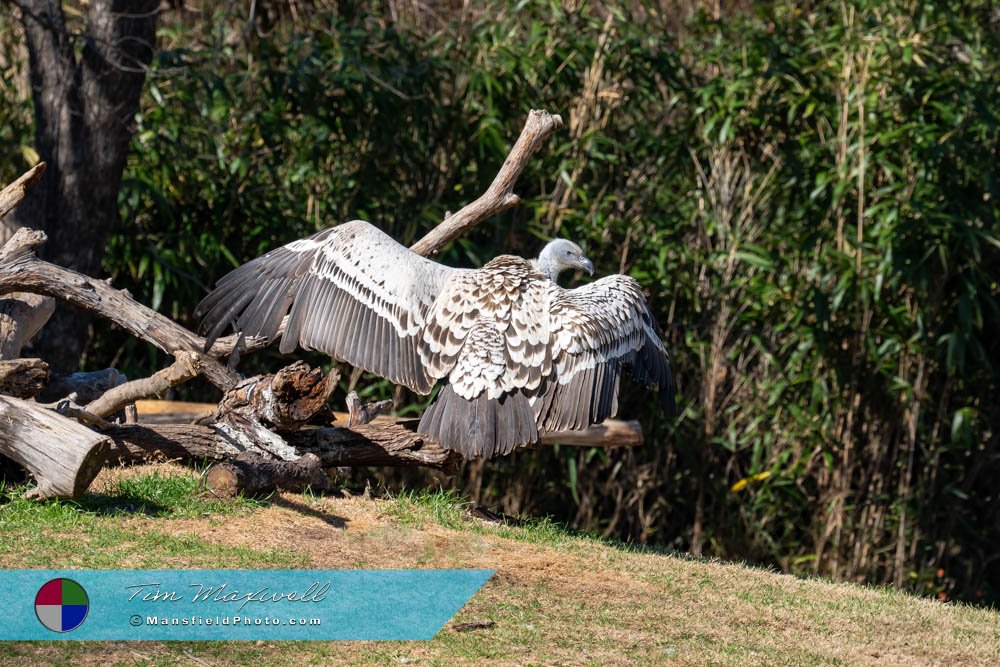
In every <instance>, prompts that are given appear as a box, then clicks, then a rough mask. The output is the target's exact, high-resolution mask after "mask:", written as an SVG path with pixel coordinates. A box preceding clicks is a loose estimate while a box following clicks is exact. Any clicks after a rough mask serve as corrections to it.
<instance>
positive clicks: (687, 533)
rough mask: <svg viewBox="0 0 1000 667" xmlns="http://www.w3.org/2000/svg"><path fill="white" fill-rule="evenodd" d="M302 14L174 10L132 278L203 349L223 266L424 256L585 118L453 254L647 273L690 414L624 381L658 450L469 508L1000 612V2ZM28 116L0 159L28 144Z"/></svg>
mask: <svg viewBox="0 0 1000 667" xmlns="http://www.w3.org/2000/svg"><path fill="white" fill-rule="evenodd" d="M623 4H624V3H623ZM281 6H282V5H281V3H263V4H261V5H260V6H259V7H260V11H259V13H258V18H257V19H255V20H254V22H253V23H247V22H246V20H245V18H240V19H236V18H234V17H233V16H232V15H229V14H218V15H215V16H207V15H206V16H205V18H204V24H203V25H200V24H197V23H196V22H195V21H194V20H193V19H192V18H191V16H189V15H186V14H184V13H175V14H167V15H166V17H165V20H164V22H163V25H162V27H161V32H160V39H161V49H160V51H159V53H158V56H157V59H156V61H155V63H154V68H153V71H152V72H151V74H150V77H149V80H148V85H147V91H146V97H145V100H144V104H143V111H142V114H141V116H140V118H138V131H137V133H136V135H135V139H134V142H133V151H132V154H131V157H130V160H129V164H128V166H127V169H126V181H125V186H124V188H123V190H122V195H121V202H122V210H123V219H124V220H125V227H124V228H123V229H122V230H120V232H119V233H118V234H116V235H115V236H114V237H113V238H112V240H111V242H110V244H109V248H108V255H107V259H106V268H107V270H108V271H109V273H111V275H112V276H113V277H114V279H115V282H116V284H117V285H118V286H120V287H126V288H128V289H129V290H131V291H132V293H133V294H134V295H135V296H136V297H137V298H138V299H139V300H140V301H143V302H145V303H148V304H151V305H153V306H154V307H156V308H158V309H159V310H161V311H162V312H164V313H166V314H168V315H170V316H171V317H174V318H176V319H178V320H179V321H181V322H182V323H184V324H186V325H189V326H194V324H195V323H194V322H192V321H191V320H190V313H191V311H192V309H193V306H194V304H195V303H197V301H198V300H199V298H200V297H201V296H202V295H203V294H204V293H205V290H206V289H207V287H208V286H209V285H210V284H211V283H213V282H214V281H215V280H216V279H217V278H218V277H220V276H221V275H222V274H223V273H225V272H226V271H227V270H229V269H230V268H232V267H233V266H235V265H236V264H238V263H240V262H243V261H245V260H247V259H249V258H251V257H253V256H255V255H258V254H260V253H261V252H263V251H265V250H267V249H269V248H271V247H274V246H276V245H278V244H281V243H284V242H287V241H289V240H291V239H294V238H297V237H301V236H303V235H305V234H309V233H311V232H312V231H314V230H316V229H319V228H322V227H324V226H327V225H330V224H334V223H337V222H341V221H345V220H348V219H352V218H357V217H360V218H365V219H368V220H371V221H373V222H375V223H377V224H379V225H380V226H381V227H383V228H384V229H386V230H387V231H389V232H390V233H391V234H393V235H394V236H396V237H397V238H399V239H400V240H402V241H404V242H409V241H412V240H414V239H416V238H418V237H419V236H420V235H421V234H422V233H423V232H424V231H426V230H427V229H429V228H430V227H431V226H433V225H434V224H435V223H436V222H437V221H438V220H440V219H441V218H442V217H443V215H444V214H445V212H446V211H454V210H456V209H457V208H459V207H460V206H461V205H463V204H464V203H467V202H468V201H470V200H472V199H474V198H475V197H476V196H478V194H479V193H480V192H482V191H483V190H484V189H485V188H486V186H487V185H488V183H489V181H490V180H491V179H492V177H493V175H494V174H495V172H496V169H497V168H498V166H499V165H500V163H501V162H502V160H503V158H504V156H505V154H506V152H507V150H508V148H509V145H510V143H511V142H512V141H513V139H514V137H516V135H517V132H518V130H519V128H520V125H521V123H522V122H523V119H524V117H525V114H526V113H527V111H528V110H529V109H530V108H533V107H544V108H547V109H549V110H550V111H554V112H558V113H561V114H562V115H563V118H564V119H565V120H566V129H565V130H563V132H561V133H560V134H559V135H557V136H556V137H554V138H553V139H551V140H550V141H549V142H548V144H547V145H546V146H545V147H544V149H543V150H542V151H541V152H540V154H539V155H538V156H537V157H536V159H535V160H534V161H533V163H532V164H531V165H530V166H529V167H528V169H527V170H526V172H525V174H524V175H523V176H522V178H521V180H520V182H519V185H518V191H519V193H520V194H522V196H523V198H524V201H525V204H526V205H525V206H522V207H520V208H519V209H517V210H515V211H511V212H509V213H507V214H505V215H504V216H502V217H501V218H500V219H498V220H495V221H491V222H490V223H488V224H486V225H483V226H482V228H480V229H479V230H476V231H475V232H474V233H472V234H471V235H469V236H468V237H466V238H464V239H462V240H460V241H459V242H457V243H455V244H453V247H452V248H451V249H449V250H448V251H446V253H444V256H443V257H441V258H440V259H441V260H442V261H445V262H447V263H451V264H456V265H476V264H478V263H481V262H483V261H485V260H486V259H488V258H489V257H491V256H493V255H495V254H498V253H500V252H516V253H522V254H526V255H527V254H531V253H533V252H535V251H537V249H538V248H539V246H540V245H541V240H542V239H544V238H548V237H551V236H555V235H563V236H568V237H570V238H573V239H575V240H578V241H580V242H581V244H582V245H583V246H584V247H585V248H587V249H588V251H589V254H590V255H591V257H592V259H593V260H594V263H595V265H596V266H597V267H598V274H604V273H609V272H616V271H619V270H623V271H625V272H627V273H630V274H631V275H633V276H635V277H636V278H638V279H639V280H640V281H642V282H643V284H644V285H646V286H647V287H648V290H649V299H650V302H651V304H652V306H653V308H654V310H655V312H656V313H657V315H658V319H659V321H660V323H661V325H663V327H664V336H665V339H666V341H667V343H668V346H669V348H670V349H671V350H672V352H673V354H674V366H675V370H676V372H677V375H678V378H679V384H680V389H681V396H680V397H679V398H680V401H679V405H680V408H681V414H680V416H679V417H678V418H677V419H676V420H674V421H668V420H665V419H663V418H662V417H661V416H660V415H659V414H658V413H657V408H656V407H655V406H654V405H653V401H651V400H650V398H649V397H648V395H647V394H646V393H645V392H642V391H636V390H634V389H633V390H628V389H626V392H625V395H624V396H623V400H622V409H621V413H622V414H623V415H624V416H627V417H634V416H639V417H641V418H642V419H643V426H644V429H645V433H646V436H647V444H646V445H645V446H644V447H642V448H637V449H634V450H628V451H620V450H613V451H603V450H582V451H581V450H579V449H576V448H543V449H541V450H537V451H531V452H519V453H517V454H515V455H513V456H511V457H508V458H506V459H503V460H500V461H496V462H490V463H489V464H487V465H482V464H471V465H469V466H467V468H466V470H465V471H464V473H463V475H462V477H461V479H460V480H459V481H458V482H457V485H458V486H459V487H460V488H462V489H463V490H464V492H465V493H466V494H467V495H470V496H473V497H475V498H476V499H477V500H478V501H479V502H485V503H491V504H496V505H498V506H500V508H501V509H503V510H504V511H506V512H508V513H516V514H536V515H551V516H554V517H556V518H557V520H559V521H564V522H567V523H569V524H570V525H571V526H573V527H575V528H580V529H585V530H590V531H598V532H602V533H604V534H605V535H608V536H615V537H618V538H621V539H625V540H630V541H635V542H639V543H651V544H658V545H661V546H666V547H672V548H678V549H685V550H693V551H694V552H696V553H700V554H705V555H712V556H720V557H726V558H749V559H753V560H755V561H758V562H763V563H768V564H773V565H777V566H778V567H780V568H782V569H784V570H787V571H793V572H799V573H804V574H809V573H820V574H829V575H832V576H835V577H846V578H859V579H864V580H866V581H869V582H874V583H896V584H898V585H910V586H912V587H914V588H919V589H921V590H923V589H925V588H926V582H928V581H933V582H934V584H933V592H936V593H945V594H947V595H951V596H958V597H963V598H966V599H980V598H981V597H985V598H986V599H991V600H995V599H996V597H997V595H1000V578H998V577H997V574H996V571H995V568H994V569H992V570H991V569H990V563H991V562H993V561H994V560H995V557H996V546H995V545H996V544H997V543H998V542H1000V533H998V528H997V526H1000V521H998V518H1000V517H998V510H1000V504H998V501H997V492H996V490H995V489H994V488H993V485H992V483H991V482H992V480H993V479H994V477H995V476H996V474H997V473H998V472H1000V446H998V442H997V438H998V435H997V434H998V426H1000V408H998V405H997V402H996V401H995V400H993V396H994V395H995V394H996V393H997V391H998V389H1000V387H998V384H1000V382H998V373H1000V350H998V341H997V339H996V337H995V336H994V335H993V332H994V331H995V330H996V329H997V326H998V324H1000V321H998V320H1000V317H998V315H1000V313H998V303H997V294H998V288H997V284H998V281H1000V268H998V267H1000V240H998V236H1000V213H998V210H1000V209H998V208H997V205H996V202H997V200H998V197H1000V183H998V180H1000V179H998V172H1000V159H998V158H1000V155H998V147H1000V129H998V118H997V114H998V110H1000V66H998V63H1000V30H998V26H1000V17H998V15H997V14H996V11H995V9H993V8H992V7H991V5H990V3H988V2H985V1H982V0H950V1H947V2H941V3H915V2H909V1H902V0H885V1H881V2H876V1H874V0H871V1H868V0H851V1H848V0H844V1H843V2H836V3H811V5H809V6H807V7H805V8H804V7H803V6H801V5H799V4H792V3H783V2H759V3H755V5H754V7H755V12H752V13H739V12H732V13H730V14H729V15H726V16H724V17H723V18H722V20H717V21H716V20H712V19H711V18H709V17H706V16H695V17H693V18H691V19H689V20H686V21H681V20H678V17H676V16H672V15H665V14H664V13H663V12H662V11H661V10H660V9H659V8H658V7H657V6H654V5H648V6H642V5H641V4H640V5H634V4H633V3H629V4H628V7H629V8H628V9H626V8H624V7H620V6H617V5H616V6H613V7H606V6H604V5H601V6H597V5H590V4H586V3H585V4H583V6H582V7H581V8H579V9H574V10H570V9H567V6H566V5H565V4H563V3H556V2H551V3H545V2H542V3H521V4H519V5H517V6H516V7H508V6H507V5H506V4H505V3H499V2H497V3H487V5H485V6H482V7H478V8H477V9H474V10H471V9H470V10H468V11H465V12H463V13H459V12H455V13H448V12H447V11H445V10H442V11H441V13H439V14H436V15H434V16H433V17H425V16H422V15H418V16H409V17H407V16H404V17H402V18H400V17H396V18H390V17H389V16H388V14H387V13H384V12H383V10H382V9H380V8H376V7H375V6H374V5H372V7H369V6H368V5H366V4H365V3H354V4H351V5H350V6H351V10H350V12H346V10H345V13H342V14H338V13H337V12H335V11H326V10H324V9H322V7H323V6H324V5H323V4H322V3H320V4H319V7H320V8H319V9H315V10H312V11H310V12H305V13H302V14H301V15H296V17H295V18H294V20H292V19H289V18H288V17H287V16H285V15H283V14H282V13H281V11H279V9H280V7H281ZM394 6H395V5H394ZM668 14H669V13H668ZM265 17H266V20H265ZM210 19H211V20H210ZM8 50H9V46H8ZM5 80H6V79H4V81H5ZM0 83H2V82H0ZM0 92H2V93H3V95H4V98H5V100H6V99H10V98H11V96H12V95H13V92H12V89H10V88H7V87H2V86H0ZM17 104H19V105H21V106H20V107H18V106H16V105H15V106H6V109H16V108H22V109H23V107H24V104H25V103H24V101H23V100H18V101H17ZM0 107H5V105H0ZM3 113H13V112H9V111H0V114H3ZM9 122H10V124H9V125H7V124H6V123H0V142H3V143H4V145H6V146H8V147H9V146H20V145H22V144H26V143H27V140H26V139H25V138H24V132H25V126H24V125H23V124H21V125H18V124H17V122H14V121H9ZM5 127H9V128H11V129H10V130H7V129H3V128H5ZM4 132H6V133H7V134H4ZM90 354H91V355H92V356H93V357H94V358H95V359H101V360H102V363H105V362H104V361H103V360H105V359H107V360H113V363H115V364H116V365H118V366H119V367H122V368H124V369H125V370H126V371H127V372H130V373H133V374H136V375H138V374H145V373H147V372H149V371H151V370H153V369H154V368H156V367H158V366H159V365H160V364H161V363H162V360H160V359H157V358H155V357H150V356H149V354H150V353H149V352H148V351H147V350H146V349H145V348H144V347H143V346H140V345H138V344H136V343H135V342H133V341H132V340H131V339H130V338H129V337H128V336H127V335H125V334H123V333H120V332H110V331H106V330H101V331H99V332H98V336H97V338H96V339H95V343H94V346H93V349H92V350H91V352H90ZM312 361H314V362H318V361H321V358H320V357H314V358H313V359H312ZM277 363H279V362H278V360H277V358H276V355H275V354H273V353H264V354H257V355H254V356H253V357H251V358H249V359H247V360H246V361H244V363H243V367H242V368H243V370H245V371H254V370H256V369H258V368H260V367H264V366H268V365H271V366H273V365H275V364H277ZM363 384H365V385H366V387H365V392H366V395H368V396H372V397H385V396H388V395H389V394H390V393H391V387H389V386H387V385H386V384H385V383H380V382H378V381H376V380H374V379H368V380H364V381H363ZM413 479H414V478H413V477H412V476H407V475H404V474H394V473H386V476H385V478H384V481H385V483H386V484H388V485H390V486H392V485H397V484H400V483H402V482H404V481H406V480H409V481H412V480H413ZM939 570H941V571H943V573H940V574H939Z"/></svg>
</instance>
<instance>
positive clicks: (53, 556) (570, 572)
mask: <svg viewBox="0 0 1000 667" xmlns="http://www.w3.org/2000/svg"><path fill="white" fill-rule="evenodd" d="M197 480H198V476H197V474H195V473H192V472H190V471H187V470H185V469H183V468H177V467H172V466H155V467H144V468H136V469H132V470H119V471H110V472H105V473H102V476H101V477H100V478H99V479H98V482H97V483H96V484H95V492H94V493H93V494H92V495H89V496H87V497H86V498H84V499H83V500H82V501H81V502H79V503H68V502H59V501H53V502H44V503H37V502H29V501H25V500H21V499H19V498H17V495H18V492H19V491H20V490H21V489H19V488H17V489H8V490H6V491H5V492H3V496H0V503H4V504H0V565H2V566H3V567H10V568H12V567H66V566H68V567H97V568H100V567H137V568H141V567H191V568H195V567H199V568H213V567H303V568H345V567H346V568H353V567H362V568H411V567H442V568H451V567H470V568H490V569H495V570H496V572H497V573H496V575H495V576H494V577H493V579H491V580H490V581H489V582H488V583H487V584H486V586H485V587H484V588H483V589H482V590H481V591H480V592H479V593H478V594H477V595H476V596H475V597H473V599H472V600H471V601H470V602H469V603H468V604H467V605H466V606H465V607H464V608H463V610H462V611H461V612H460V613H459V614H458V616H456V617H455V619H454V620H453V622H454V623H463V622H469V621H485V620H489V621H493V622H494V623H495V625H493V626H491V627H489V628H485V629H480V630H474V631H469V632H459V631H456V630H455V629H454V628H453V627H451V626H449V627H446V628H445V629H444V630H442V631H441V632H440V633H438V635H437V637H435V638H434V639H433V640H432V641H429V642H344V643H334V642H310V643H307V642H173V643H163V642H131V643H127V642H67V643H55V642H52V643H49V642H8V643H3V644H0V663H2V664H4V665H6V664H11V665H33V664H40V663H44V664H56V665H58V664H67V665H68V664H71V663H72V664H73V665H78V664H95V665H96V664H100V665H102V666H104V665H118V664H128V665H135V664H141V665H146V664H149V665H174V664H190V663H192V662H194V663H197V664H203V665H204V664H208V665H243V664H248V663H256V664H268V665H271V664H274V665H292V664H295V665H298V664H306V665H325V664H345V663H350V664H362V665H384V664H428V665H451V664H468V665H479V664H557V665H559V664H565V665H578V664H583V665H587V664H593V665H605V664H649V665H659V664H677V665H703V664H718V665H741V666H742V665H782V664H787V665H855V664H872V665H875V664H878V665H885V664H888V665H893V664H898V665H911V664H916V665H920V664H928V665H930V664H944V663H947V664H964V665H977V664H982V665H990V664H998V663H1000V616H998V614H997V613H996V612H994V611H991V610H985V609H974V608H970V607H964V606H961V605H950V604H942V603H938V602H935V601H931V600H927V599H920V598H915V597H912V596H910V595H907V594H904V593H900V592H896V591H892V590H880V589H871V588H864V587H859V586H851V585H845V584H832V583H829V582H825V581H820V580H802V579H796V578H794V577H788V576H784V575H779V574H775V573H773V572H768V571H765V570H761V569H755V568H748V567H744V566H741V565H735V564H725V563H716V562H708V561H702V560H697V559H692V558H684V557H677V556H675V555H670V554H664V553H657V552H654V551H652V550H646V549H641V548H635V547H631V546H629V545H622V544H617V543H613V542H608V541H604V540H601V539H598V538H595V537H594V536H590V535H581V534H575V533H573V532H570V531H566V530H564V529H562V528H561V527H560V526H558V525H556V524H553V523H552V522H551V521H548V520H544V519H543V520H528V521H525V522H518V524H517V525H503V524H494V523H488V522H484V521H481V520H478V519H472V518H470V517H469V513H468V510H469V509H470V507H469V505H468V503H466V502H465V501H464V500H463V499H461V498H460V497H458V496H455V495H453V494H449V493H439V492H411V493H405V494H400V495H397V496H393V497H386V498H379V499H374V500H372V499H364V498H356V497H345V498H332V497H319V496H311V495H300V494H278V495H275V496H274V497H272V498H270V499H267V500H266V501H254V500H247V499H237V500H234V501H220V500H218V499H214V498H211V497H207V496H205V495H204V494H203V493H202V492H201V491H199V489H198V484H197ZM81 544H83V545H84V546H85V547H86V548H85V549H81V548H80V546H81Z"/></svg>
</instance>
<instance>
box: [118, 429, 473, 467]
mask: <svg viewBox="0 0 1000 667" xmlns="http://www.w3.org/2000/svg"><path fill="white" fill-rule="evenodd" d="M415 426H416V424H415V423H400V424H369V425H366V426H358V427H355V428H353V429H346V428H337V427H329V428H313V429H301V430H299V431H295V432H293V433H286V434H284V437H285V438H287V440H288V443H289V445H291V446H292V447H294V448H295V449H296V451H297V452H299V454H300V455H303V456H304V455H305V454H314V455H316V456H317V457H319V459H320V462H321V463H322V467H323V468H336V467H339V466H355V465H360V466H414V465H419V466H425V467H428V468H434V469H437V470H447V471H453V470H454V469H455V468H456V467H457V465H458V463H459V462H460V461H461V457H459V456H458V455H457V454H455V453H454V452H449V451H448V450H446V449H442V448H441V446H440V445H438V444H437V443H434V442H430V441H428V440H426V439H424V438H423V437H422V436H420V435H418V434H417V433H416V432H414V431H413V428H414V427H415ZM102 435H105V436H107V437H109V438H111V440H112V441H113V442H114V445H113V446H112V448H111V452H110V454H109V457H108V458H109V461H112V462H118V463H128V462H141V461H147V460H149V459H150V458H154V457H156V456H158V455H161V456H163V457H166V458H168V459H179V460H181V461H196V462H204V461H226V460H229V459H232V458H234V457H236V456H238V455H240V454H242V453H243V452H242V451H241V450H240V449H239V448H238V447H236V446H235V445H234V444H233V443H232V441H231V440H230V439H229V438H228V437H226V436H225V435H223V434H221V433H220V432H219V431H218V430H217V429H216V428H214V427H212V426H203V425H200V424H135V425H124V426H113V427H111V428H109V429H108V430H106V431H104V432H102Z"/></svg>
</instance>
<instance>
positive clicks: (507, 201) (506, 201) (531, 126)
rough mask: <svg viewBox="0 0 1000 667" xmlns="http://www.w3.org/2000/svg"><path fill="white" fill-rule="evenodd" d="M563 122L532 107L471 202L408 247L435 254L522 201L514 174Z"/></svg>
mask: <svg viewBox="0 0 1000 667" xmlns="http://www.w3.org/2000/svg"><path fill="white" fill-rule="evenodd" d="M562 126H563V121H562V118H561V117H560V116H559V115H553V114H550V113H549V112H548V111H540V110H537V109H532V110H531V112H530V113H529V114H528V120H527V121H525V123H524V128H523V129H522V130H521V135H520V136H519V137H518V138H517V142H515V144H514V147H513V148H511V150H510V153H509V154H508V155H507V159H506V160H504V163H503V166H502V167H500V171H499V172H498V173H497V175H496V178H494V179H493V183H491V184H490V187H489V188H488V189H487V190H486V192H484V193H483V195H482V196H481V197H479V199H477V200H475V201H474V202H472V203H471V204H467V205H465V206H463V207H462V208H461V209H460V210H459V211H458V212H457V213H453V214H452V215H449V216H448V217H447V218H445V220H444V221H443V222H442V223H441V224H439V225H438V226H437V227H435V228H434V229H432V230H431V231H430V232H429V233H428V234H427V235H426V236H424V238H422V239H420V240H419V241H417V242H416V243H414V244H413V245H412V246H410V250H412V251H413V252H415V253H417V254H418V255H423V256H424V257H429V256H431V255H435V254H437V253H439V252H440V251H441V249H442V248H444V247H445V246H446V245H447V244H448V243H450V242H451V241H453V240H455V239H456V238H458V237H459V236H461V235H462V234H464V233H465V232H467V231H468V230H469V229H471V228H472V227H474V226H475V225H477V224H479V223H480V222H482V221H483V220H486V219H487V218H490V217H492V216H494V215H496V214H497V213H500V212H502V211H506V210H507V209H508V208H511V207H513V206H517V205H518V204H519V203H520V202H521V198H520V197H518V196H517V195H516V194H514V184H515V183H516V182H517V178H518V177H519V176H520V175H521V172H522V171H523V170H524V167H525V165H527V164H528V160H530V159H531V156H532V155H533V154H534V153H535V151H537V150H538V148H539V147H540V146H541V145H542V142H543V141H544V140H545V139H546V138H548V136H549V135H550V134H552V133H553V132H555V131H556V130H558V129H559V128H561V127H562Z"/></svg>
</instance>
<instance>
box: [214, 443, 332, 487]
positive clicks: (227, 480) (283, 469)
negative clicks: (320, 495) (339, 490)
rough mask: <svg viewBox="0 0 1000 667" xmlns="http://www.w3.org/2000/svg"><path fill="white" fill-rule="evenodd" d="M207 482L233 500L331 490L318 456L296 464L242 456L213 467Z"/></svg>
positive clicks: (258, 456)
mask: <svg viewBox="0 0 1000 667" xmlns="http://www.w3.org/2000/svg"><path fill="white" fill-rule="evenodd" d="M204 483H205V486H206V487H207V488H208V489H209V490H210V491H211V492H212V493H214V494H215V495H217V496H225V497H229V498H232V497H235V496H238V495H249V496H257V495H261V494H265V493H270V492H271V491H274V490H275V489H281V490H282V491H293V492H299V491H304V490H305V489H306V488H310V489H312V490H313V491H327V490H329V489H330V486H331V483H330V478H329V477H327V476H326V473H325V472H324V471H323V464H322V462H321V461H320V460H319V457H317V456H316V455H314V454H306V455H305V456H303V457H301V458H299V459H298V460H296V461H275V460H274V459H269V458H266V457H263V456H260V455H258V454H250V453H244V454H240V455H239V456H237V457H236V458H235V459H233V460H232V461H226V462H225V463H219V464H218V465H214V466H212V467H211V468H209V469H208V470H207V471H206V473H205V477H204Z"/></svg>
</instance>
